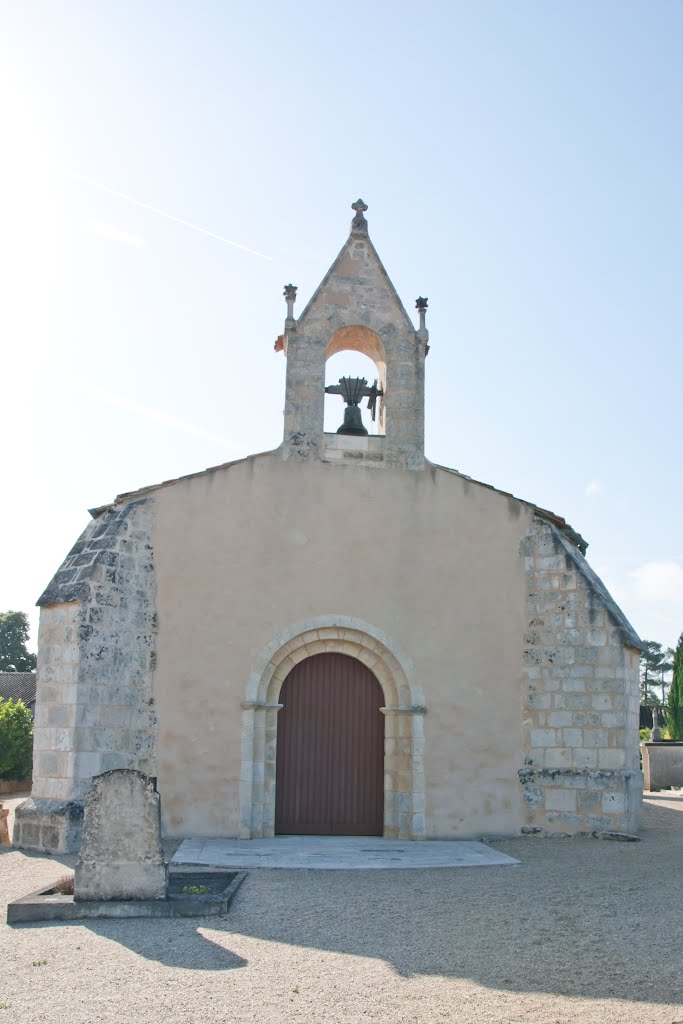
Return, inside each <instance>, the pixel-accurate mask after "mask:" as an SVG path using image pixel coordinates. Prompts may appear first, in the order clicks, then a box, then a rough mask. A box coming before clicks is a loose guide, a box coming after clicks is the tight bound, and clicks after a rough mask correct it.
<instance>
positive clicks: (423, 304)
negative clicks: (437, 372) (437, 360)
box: [415, 295, 429, 355]
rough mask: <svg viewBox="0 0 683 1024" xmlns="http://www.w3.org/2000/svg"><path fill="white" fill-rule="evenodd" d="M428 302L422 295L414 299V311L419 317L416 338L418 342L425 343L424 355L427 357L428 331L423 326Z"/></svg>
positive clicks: (425, 326)
mask: <svg viewBox="0 0 683 1024" xmlns="http://www.w3.org/2000/svg"><path fill="white" fill-rule="evenodd" d="M428 302H429V299H426V298H425V297H424V296H423V295H420V296H418V298H417V299H415V309H416V310H417V311H418V313H419V316H420V326H419V327H418V330H417V337H418V338H419V339H420V341H424V343H425V355H427V353H428V352H429V331H428V330H427V325H426V324H425V317H426V316H427V303H428Z"/></svg>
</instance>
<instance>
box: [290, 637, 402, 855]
mask: <svg viewBox="0 0 683 1024" xmlns="http://www.w3.org/2000/svg"><path fill="white" fill-rule="evenodd" d="M279 703H280V704H282V705H284V706H283V708H282V709H281V711H279V712H278V725H277V772H276V792H275V831H276V833H278V834H280V835H283V834H285V835H335V836H381V835H382V832H383V817H384V720H383V716H382V714H381V713H380V710H379V709H380V707H381V706H382V705H383V703H384V695H383V693H382V688H381V686H380V685H379V683H378V682H377V679H376V678H375V676H374V675H373V674H372V672H371V671H370V670H369V669H368V668H366V667H365V665H363V664H362V662H360V661H356V659H355V658H350V657H348V655H346V654H314V655H313V656H312V657H310V658H307V659H306V660H305V661H301V662H299V664H298V665H297V666H296V667H295V668H293V669H292V671H291V672H290V673H289V675H288V676H287V678H286V679H285V681H284V683H283V685H282V689H281V691H280V700H279Z"/></svg>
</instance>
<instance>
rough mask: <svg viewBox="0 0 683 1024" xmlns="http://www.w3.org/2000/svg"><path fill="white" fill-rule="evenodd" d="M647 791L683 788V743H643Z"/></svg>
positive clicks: (671, 741) (668, 741)
mask: <svg viewBox="0 0 683 1024" xmlns="http://www.w3.org/2000/svg"><path fill="white" fill-rule="evenodd" d="M641 749H642V752H643V775H644V777H645V789H646V790H650V791H653V790H657V789H671V787H672V786H676V787H679V786H683V742H677V741H674V740H666V741H664V742H663V743H643V744H642V747H641Z"/></svg>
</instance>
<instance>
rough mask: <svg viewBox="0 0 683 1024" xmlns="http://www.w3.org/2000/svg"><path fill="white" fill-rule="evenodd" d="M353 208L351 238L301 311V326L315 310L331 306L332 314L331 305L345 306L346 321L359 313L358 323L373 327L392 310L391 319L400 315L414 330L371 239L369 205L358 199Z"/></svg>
mask: <svg viewBox="0 0 683 1024" xmlns="http://www.w3.org/2000/svg"><path fill="white" fill-rule="evenodd" d="M351 209H352V210H353V211H354V217H353V220H352V221H351V230H350V233H349V237H348V238H347V240H346V242H345V243H344V245H343V246H342V247H341V250H340V251H339V254H338V255H337V257H336V259H335V260H334V262H333V263H332V266H331V267H330V269H329V270H328V271H327V273H326V274H325V276H324V278H323V279H322V281H321V282H320V284H319V285H318V287H317V288H316V290H315V292H314V293H313V295H312V296H311V298H310V299H309V301H308V303H307V305H306V308H305V309H304V310H303V312H302V313H301V315H300V317H299V319H298V327H299V329H300V330H301V329H303V328H304V324H305V323H306V320H307V319H308V318H310V316H311V314H312V313H313V312H314V311H315V312H318V311H320V312H322V311H323V309H324V308H325V307H328V309H327V310H326V311H325V312H326V314H327V315H328V316H329V314H330V313H331V312H332V310H331V309H330V308H329V307H333V308H334V307H342V306H343V308H344V320H345V322H346V323H351V322H353V314H357V316H356V319H357V322H359V323H364V324H368V326H372V323H371V321H375V320H377V314H379V317H380V319H382V320H384V319H386V314H387V313H389V314H390V316H389V319H394V318H396V317H397V316H398V318H399V319H400V320H402V321H403V323H402V326H403V327H404V328H407V329H408V330H410V331H414V330H415V325H414V324H413V322H412V320H411V319H410V317H409V316H408V313H407V312H406V309H405V306H404V305H403V303H402V302H401V299H400V298H399V295H398V292H397V291H396V289H395V288H394V285H393V283H392V281H391V278H390V277H389V275H388V274H387V272H386V270H385V268H384V264H383V263H382V261H381V259H380V257H379V255H378V253H377V250H376V249H375V247H374V245H373V244H372V241H371V240H370V236H369V234H368V222H367V220H366V219H365V211H366V210H367V209H368V207H367V204H366V203H364V202H363V200H362V199H357V200H356V202H355V203H352V204H351ZM373 314H374V315H373ZM392 314H393V315H392ZM378 326H379V325H378Z"/></svg>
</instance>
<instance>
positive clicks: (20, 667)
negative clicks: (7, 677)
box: [0, 612, 36, 672]
mask: <svg viewBox="0 0 683 1024" xmlns="http://www.w3.org/2000/svg"><path fill="white" fill-rule="evenodd" d="M28 632H29V627H28V618H27V616H26V613H25V612H0V672H33V670H34V669H35V667H36V656H35V654H29V652H28V651H27V649H26V644H27V642H28Z"/></svg>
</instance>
